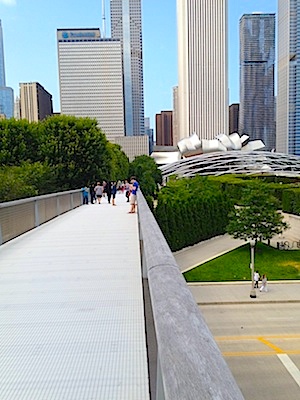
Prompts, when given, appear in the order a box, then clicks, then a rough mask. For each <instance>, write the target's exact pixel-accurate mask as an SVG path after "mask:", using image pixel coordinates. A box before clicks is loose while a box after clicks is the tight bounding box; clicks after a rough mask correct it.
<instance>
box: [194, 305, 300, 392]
mask: <svg viewBox="0 0 300 400" xmlns="http://www.w3.org/2000/svg"><path fill="white" fill-rule="evenodd" d="M200 309H201V312H202V314H203V316H204V318H205V320H206V322H207V325H208V326H209V328H210V330H211V332H212V334H213V335H214V337H215V340H216V342H217V344H218V346H219V347H220V350H221V352H222V354H223V356H224V358H225V360H226V362H227V363H228V365H229V368H230V369H231V371H232V373H233V375H234V377H235V379H236V381H237V384H238V385H239V387H240V389H241V391H242V393H243V395H244V397H245V399H246V400H299V399H300V371H299V370H300V303H276V304H258V303H257V304H232V305H226V304H217V305H201V306H200Z"/></svg>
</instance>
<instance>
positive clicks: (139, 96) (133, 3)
mask: <svg viewBox="0 0 300 400" xmlns="http://www.w3.org/2000/svg"><path fill="white" fill-rule="evenodd" d="M110 14H111V35H112V38H113V39H120V40H121V45H122V61H123V75H124V111H125V134H126V136H132V135H143V134H144V133H145V128H144V87H143V49H142V15H141V0H110Z"/></svg>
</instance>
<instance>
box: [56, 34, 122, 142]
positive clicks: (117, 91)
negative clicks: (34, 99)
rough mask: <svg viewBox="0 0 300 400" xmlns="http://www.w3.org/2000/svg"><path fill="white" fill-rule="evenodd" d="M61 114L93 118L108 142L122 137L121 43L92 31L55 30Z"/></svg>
mask: <svg viewBox="0 0 300 400" xmlns="http://www.w3.org/2000/svg"><path fill="white" fill-rule="evenodd" d="M57 43H58V65H59V84H60V104H61V113H62V114H66V115H74V116H75V117H90V118H96V119H97V121H98V125H99V126H100V128H101V129H102V130H103V132H104V133H105V134H106V136H107V138H108V139H113V138H115V137H117V136H124V107H123V77H122V56H121V42H120V40H117V39H101V38H100V30H99V29H98V28H96V29H58V30H57Z"/></svg>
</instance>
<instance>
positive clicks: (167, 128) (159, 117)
mask: <svg viewBox="0 0 300 400" xmlns="http://www.w3.org/2000/svg"><path fill="white" fill-rule="evenodd" d="M156 145H157V146H173V111H162V112H161V113H160V114H156Z"/></svg>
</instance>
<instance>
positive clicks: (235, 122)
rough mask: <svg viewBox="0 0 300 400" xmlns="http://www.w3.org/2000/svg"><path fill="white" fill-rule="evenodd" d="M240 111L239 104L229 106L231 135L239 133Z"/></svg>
mask: <svg viewBox="0 0 300 400" xmlns="http://www.w3.org/2000/svg"><path fill="white" fill-rule="evenodd" d="M239 111H240V105H239V104H238V103H234V104H231V105H230V106H229V133H234V132H239Z"/></svg>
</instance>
